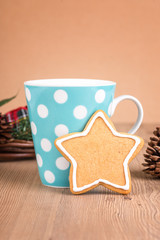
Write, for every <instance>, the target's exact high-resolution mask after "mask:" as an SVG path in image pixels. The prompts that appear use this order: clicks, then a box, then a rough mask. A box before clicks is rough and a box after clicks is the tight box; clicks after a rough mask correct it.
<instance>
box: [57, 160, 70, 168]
mask: <svg viewBox="0 0 160 240" xmlns="http://www.w3.org/2000/svg"><path fill="white" fill-rule="evenodd" d="M56 166H57V168H59V169H60V170H66V169H67V168H69V162H68V161H67V160H66V159H65V158H64V157H59V158H57V160H56Z"/></svg>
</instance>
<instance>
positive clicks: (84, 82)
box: [24, 78, 116, 87]
mask: <svg viewBox="0 0 160 240" xmlns="http://www.w3.org/2000/svg"><path fill="white" fill-rule="evenodd" d="M24 85H25V86H34V87H98V86H99V87H100V86H101V87H103V86H115V85H116V83H115V82H113V81H109V80H98V79H83V78H55V79H37V80H28V81H26V82H24Z"/></svg>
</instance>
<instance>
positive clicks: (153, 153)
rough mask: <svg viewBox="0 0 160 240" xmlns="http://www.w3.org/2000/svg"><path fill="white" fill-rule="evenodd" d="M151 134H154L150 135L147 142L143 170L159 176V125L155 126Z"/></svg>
mask: <svg viewBox="0 0 160 240" xmlns="http://www.w3.org/2000/svg"><path fill="white" fill-rule="evenodd" d="M153 134H154V136H153V137H150V140H151V141H150V142H149V143H148V147H147V150H146V154H144V157H145V159H144V160H145V163H143V166H145V167H147V168H146V169H144V172H146V173H148V174H151V175H152V176H156V177H160V127H157V128H156V130H155V131H154V132H153Z"/></svg>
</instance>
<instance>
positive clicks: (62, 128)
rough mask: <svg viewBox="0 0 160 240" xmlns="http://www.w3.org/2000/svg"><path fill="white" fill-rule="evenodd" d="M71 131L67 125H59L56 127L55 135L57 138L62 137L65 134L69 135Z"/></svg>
mask: <svg viewBox="0 0 160 240" xmlns="http://www.w3.org/2000/svg"><path fill="white" fill-rule="evenodd" d="M68 132H69V130H68V128H67V126H66V125H64V124H59V125H57V126H56V127H55V134H56V135H57V137H61V136H63V135H65V134H68Z"/></svg>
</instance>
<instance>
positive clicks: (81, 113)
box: [73, 105, 87, 119]
mask: <svg viewBox="0 0 160 240" xmlns="http://www.w3.org/2000/svg"><path fill="white" fill-rule="evenodd" d="M73 114H74V116H75V118H77V119H83V118H85V117H86V115H87V108H86V107H85V106H82V105H79V106H77V107H75V109H74V110H73Z"/></svg>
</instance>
